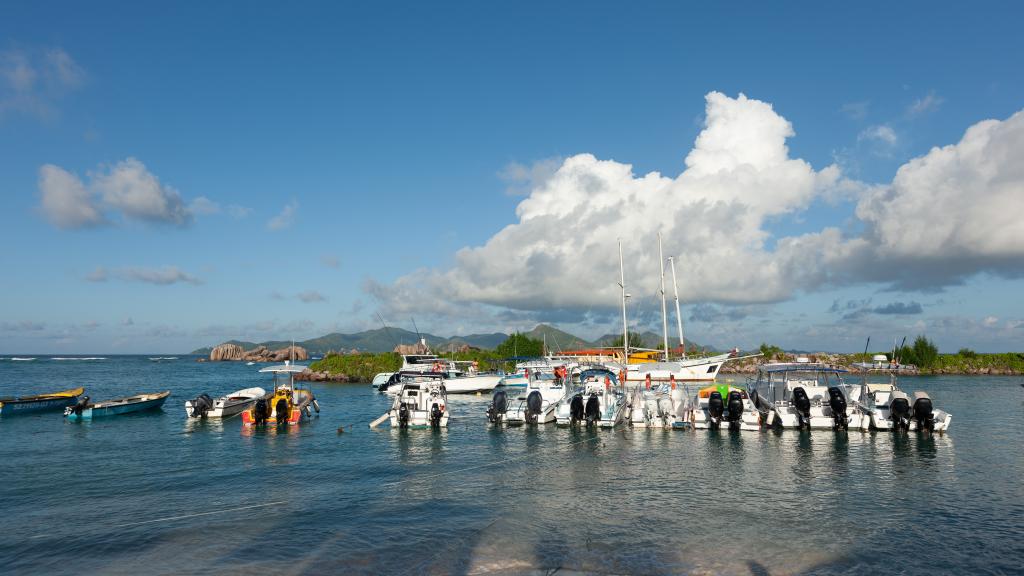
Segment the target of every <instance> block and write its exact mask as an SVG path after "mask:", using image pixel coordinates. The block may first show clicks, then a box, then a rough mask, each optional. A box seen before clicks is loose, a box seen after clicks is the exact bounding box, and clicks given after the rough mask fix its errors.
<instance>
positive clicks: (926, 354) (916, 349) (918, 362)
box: [898, 335, 939, 370]
mask: <svg viewBox="0 0 1024 576" xmlns="http://www.w3.org/2000/svg"><path fill="white" fill-rule="evenodd" d="M898 356H899V359H900V363H901V364H913V365H915V366H917V367H918V368H920V369H922V370H930V369H932V368H934V367H935V365H936V363H937V362H938V360H939V349H938V348H937V347H936V346H935V344H934V343H932V341H931V340H929V339H928V338H926V337H925V336H924V335H919V336H918V337H917V338H915V339H914V343H913V344H912V345H910V346H909V347H905V348H902V349H901V350H899V351H898Z"/></svg>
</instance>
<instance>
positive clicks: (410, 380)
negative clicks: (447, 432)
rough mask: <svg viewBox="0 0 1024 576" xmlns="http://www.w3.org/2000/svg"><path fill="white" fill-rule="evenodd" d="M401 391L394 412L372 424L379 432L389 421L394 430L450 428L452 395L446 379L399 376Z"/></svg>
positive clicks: (414, 374)
mask: <svg viewBox="0 0 1024 576" xmlns="http://www.w3.org/2000/svg"><path fill="white" fill-rule="evenodd" d="M396 375H400V376H399V381H398V385H399V389H398V391H397V392H396V394H395V399H394V401H393V402H392V404H391V409H390V410H388V411H387V412H386V413H385V414H384V415H383V416H381V417H380V418H378V419H376V420H374V421H373V422H371V423H370V428H376V427H377V426H378V425H379V424H381V423H382V422H384V421H385V420H389V421H390V423H391V427H392V428H446V427H447V426H448V418H449V416H450V414H449V411H448V395H447V394H446V391H445V379H444V377H443V376H441V375H440V374H436V373H430V372H422V373H421V372H399V373H397V374H396Z"/></svg>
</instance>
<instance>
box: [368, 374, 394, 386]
mask: <svg viewBox="0 0 1024 576" xmlns="http://www.w3.org/2000/svg"><path fill="white" fill-rule="evenodd" d="M392 375H394V372H378V373H377V374H374V376H373V380H372V381H371V382H370V386H373V387H374V388H379V387H380V385H381V384H383V383H385V382H387V381H388V378H391V376H392Z"/></svg>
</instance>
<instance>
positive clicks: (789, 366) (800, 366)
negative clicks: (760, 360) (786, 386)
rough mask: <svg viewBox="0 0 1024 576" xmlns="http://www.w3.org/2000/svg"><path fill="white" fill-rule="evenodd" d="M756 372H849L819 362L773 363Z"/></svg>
mask: <svg viewBox="0 0 1024 576" xmlns="http://www.w3.org/2000/svg"><path fill="white" fill-rule="evenodd" d="M758 370H759V371H761V372H838V373H840V374H846V373H847V372H849V370H845V369H843V368H837V367H835V366H832V365H830V364H822V363H821V362H775V363H771V364H762V365H761V366H759V367H758Z"/></svg>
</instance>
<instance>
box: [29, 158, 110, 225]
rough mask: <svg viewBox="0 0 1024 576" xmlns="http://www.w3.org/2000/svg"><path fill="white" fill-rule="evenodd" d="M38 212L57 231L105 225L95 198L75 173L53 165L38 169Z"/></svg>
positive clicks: (104, 219)
mask: <svg viewBox="0 0 1024 576" xmlns="http://www.w3.org/2000/svg"><path fill="white" fill-rule="evenodd" d="M39 196H40V201H41V202H40V209H41V210H42V212H43V215H45V216H46V218H47V219H48V220H49V221H50V223H51V224H53V225H54V226H56V227H58V228H64V229H70V228H87V227H90V226H98V225H101V224H104V223H106V218H104V216H103V213H102V212H101V211H100V208H99V203H98V201H97V198H96V195H95V194H93V193H92V192H90V191H88V190H87V189H86V188H85V185H84V184H82V181H81V180H80V179H79V178H78V176H75V175H74V174H72V173H70V172H68V171H67V170H64V169H63V168H61V167H59V166H54V165H53V164H46V165H44V166H43V167H41V168H40V169H39Z"/></svg>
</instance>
